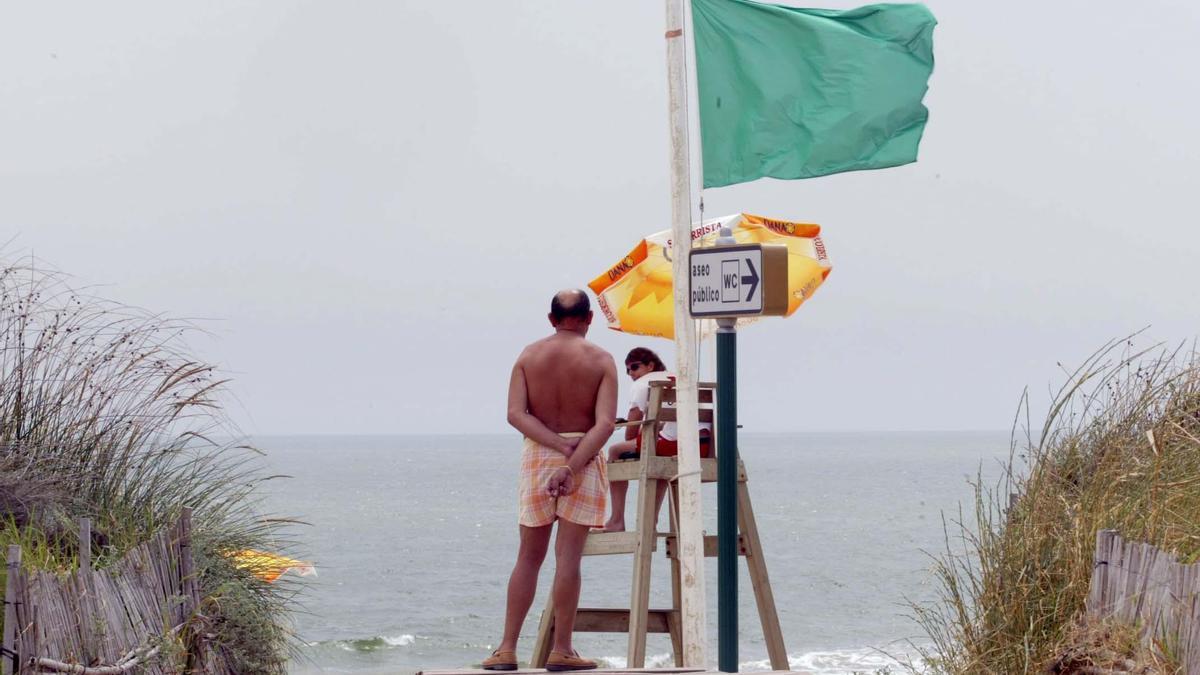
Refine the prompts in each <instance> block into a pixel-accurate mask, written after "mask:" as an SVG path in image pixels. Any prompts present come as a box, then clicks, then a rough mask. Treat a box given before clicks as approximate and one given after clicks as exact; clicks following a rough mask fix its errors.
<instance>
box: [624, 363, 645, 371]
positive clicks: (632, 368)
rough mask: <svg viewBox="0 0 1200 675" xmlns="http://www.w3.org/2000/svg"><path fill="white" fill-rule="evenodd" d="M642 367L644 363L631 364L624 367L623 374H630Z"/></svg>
mask: <svg viewBox="0 0 1200 675" xmlns="http://www.w3.org/2000/svg"><path fill="white" fill-rule="evenodd" d="M644 365H646V364H644V363H631V364H627V365H626V366H625V372H626V373H632V372H633V371H635V370H637V369H638V368H641V367H642V366H644Z"/></svg>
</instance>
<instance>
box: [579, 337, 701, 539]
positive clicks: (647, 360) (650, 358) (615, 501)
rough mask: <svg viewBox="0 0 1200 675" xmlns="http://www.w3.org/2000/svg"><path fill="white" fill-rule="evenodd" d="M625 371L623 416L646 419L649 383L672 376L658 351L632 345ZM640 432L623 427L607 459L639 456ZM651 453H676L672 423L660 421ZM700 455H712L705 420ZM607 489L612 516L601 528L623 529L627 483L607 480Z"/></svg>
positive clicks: (658, 500)
mask: <svg viewBox="0 0 1200 675" xmlns="http://www.w3.org/2000/svg"><path fill="white" fill-rule="evenodd" d="M625 372H626V373H628V375H629V377H630V378H631V379H632V380H633V387H632V388H631V389H630V390H629V412H628V413H626V415H627V416H628V420H629V421H630V422H637V421H639V420H643V419H645V418H646V412H647V410H646V409H647V408H648V407H649V406H650V383H651V382H662V381H667V380H669V381H674V380H675V376H674V375H672V374H670V373H669V372H667V367H666V366H665V365H664V364H663V362H662V359H660V358H658V354H655V353H654V352H653V351H651V350H649V349H646V348H645V347H635V348H633V349H631V350H629V354H628V355H626V356H625ZM663 407H668V408H669V407H674V405H673V404H667V403H664V404H663ZM641 435H642V432H641V426H640V425H636V424H631V425H629V426H627V427H625V440H623V441H621V442H619V443H614V444H613V445H612V446H611V447H609V449H608V461H609V462H615V461H618V460H622V459H636V458H637V457H638V456H639V455H640V453H639V452H638V443H639V440H638V439H640V438H641ZM654 454H656V455H658V456H659V457H674V456H676V455H678V454H679V441H678V436H677V435H676V427H675V423H674V422H663V423H662V424H661V426H660V427H659V430H658V440H657V443H655V447H654ZM700 456H701V457H711V456H712V425H711V424H708V423H701V424H700ZM666 489H667V484H666V483H659V484H658V493H657V494H656V495H655V501H654V513H655V516H656V517H657V514H658V511H659V509H660V508H662V502H663V496H664V495H666ZM608 490H609V493H611V495H612V500H611V501H612V515H610V516H609V518H608V522H606V523H604V528H603V529H604V531H605V532H624V531H625V494H626V493H627V492H628V491H629V483H628V482H626V481H611V482H609V486H608Z"/></svg>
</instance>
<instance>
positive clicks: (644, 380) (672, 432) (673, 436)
mask: <svg viewBox="0 0 1200 675" xmlns="http://www.w3.org/2000/svg"><path fill="white" fill-rule="evenodd" d="M674 377H675V376H674V375H672V374H671V373H668V372H667V371H665V370H656V371H654V372H652V373H647V374H645V375H643V376H641V377H639V378H638V379H636V380H634V381H633V386H632V387H630V389H629V408H630V409H633V408H637V409H638V410H640V411H641V412H642V417H643V418H645V417H648V416H649V413H647V411H646V409H647V408H649V407H650V383H651V382H663V381H665V380H669V379H672V378H674ZM663 407H664V408H674V407H675V404H674V403H663ZM700 428H701V429H708V430H710V431H711V430H712V425H711V424H708V423H705V422H702V423H701V424H700ZM658 435H659V436H661V437H663V438H664V439H666V440H668V441H674V440H678V438H679V436H678V433H677V430H676V427H675V423H674V422H663V424H662V426H661V427H660V428H659V430H658Z"/></svg>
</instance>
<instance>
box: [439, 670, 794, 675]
mask: <svg viewBox="0 0 1200 675" xmlns="http://www.w3.org/2000/svg"><path fill="white" fill-rule="evenodd" d="M547 672H549V671H547V670H545V669H542V668H522V669H520V670H507V671H504V670H502V671H496V670H420V671H417V675H496V674H497V673H502V674H503V675H544V674H545V673H547ZM578 672H581V673H594V674H595V675H636V674H645V675H679V674H681V673H705V674H706V675H724V674H723V673H720V672H718V671H713V670H708V671H706V670H703V669H701V668H597V669H596V670H582V671H578ZM753 675H805V673H801V672H799V671H795V670H767V671H761V672H755V673H754V674H753Z"/></svg>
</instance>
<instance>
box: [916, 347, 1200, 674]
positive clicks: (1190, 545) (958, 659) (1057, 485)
mask: <svg viewBox="0 0 1200 675" xmlns="http://www.w3.org/2000/svg"><path fill="white" fill-rule="evenodd" d="M1131 340H1132V339H1131ZM1131 340H1122V341H1117V342H1113V343H1110V344H1108V345H1106V346H1105V347H1104V348H1103V349H1101V350H1100V351H1098V352H1097V353H1096V354H1094V355H1093V356H1092V357H1090V358H1089V359H1088V360H1087V361H1086V362H1085V363H1084V364H1083V365H1082V366H1080V367H1079V368H1078V369H1076V370H1075V371H1073V372H1071V373H1069V376H1068V378H1067V381H1066V383H1065V384H1064V385H1063V386H1062V388H1061V389H1060V390H1059V391H1058V392H1057V395H1056V396H1055V397H1054V400H1053V403H1052V404H1051V407H1050V410H1049V412H1048V414H1047V416H1046V420H1045V423H1044V425H1043V426H1042V428H1041V430H1040V432H1038V433H1036V434H1034V433H1027V434H1026V435H1025V437H1024V439H1023V440H1021V441H1020V442H1016V441H1014V444H1013V452H1012V455H1011V456H1010V458H1009V460H1008V462H1007V465H1006V471H1005V472H1004V477H1003V478H1002V479H1001V480H1000V481H999V482H998V483H997V484H995V485H985V484H984V483H983V481H982V480H979V481H977V482H976V483H975V499H974V503H973V504H972V505H971V507H970V509H969V510H968V512H967V513H965V514H964V513H961V512H960V514H959V518H958V519H957V520H954V521H951V522H947V523H945V532H946V550H945V551H943V552H942V553H941V554H938V555H936V556H935V557H934V572H935V576H936V582H937V586H938V589H939V599H938V601H936V602H934V603H931V604H925V605H919V604H918V605H913V606H912V610H913V613H914V617H915V619H916V620H917V622H918V623H919V624H920V625H921V626H922V628H923V629H924V631H925V633H926V635H927V636H928V639H929V642H930V645H931V646H928V647H924V648H922V650H921V651H922V656H923V659H924V660H925V662H926V665H925V667H926V669H927V670H928V671H931V672H935V673H952V674H964V675H965V674H968V673H969V674H971V675H979V674H984V673H989V674H990V673H995V674H1005V675H1008V674H1012V673H1035V672H1045V671H1046V668H1047V667H1049V666H1050V665H1052V664H1053V663H1054V662H1055V660H1056V659H1058V658H1059V657H1061V656H1062V654H1063V653H1065V652H1068V651H1070V650H1071V649H1073V648H1075V647H1077V645H1076V644H1075V643H1076V642H1078V635H1079V631H1080V626H1081V625H1083V622H1082V612H1083V609H1084V601H1085V598H1086V596H1087V593H1088V588H1089V584H1090V580H1091V575H1092V566H1093V553H1094V549H1095V537H1096V532H1097V530H1099V529H1103V528H1112V529H1116V530H1118V531H1119V532H1120V533H1121V535H1122V536H1123V537H1125V538H1126V539H1129V540H1139V541H1144V542H1149V543H1151V544H1154V545H1156V546H1158V547H1159V548H1162V549H1164V550H1168V551H1175V552H1177V553H1178V554H1179V555H1180V558H1181V560H1182V561H1183V562H1192V561H1195V560H1196V559H1197V557H1200V362H1198V361H1197V357H1196V354H1195V352H1194V351H1183V350H1175V351H1165V350H1162V349H1161V348H1156V349H1154V350H1150V351H1135V350H1134V348H1133V342H1132V341H1131ZM1027 401H1028V399H1025V401H1024V402H1023V403H1024V406H1023V407H1024V412H1025V418H1026V420H1028V403H1027ZM1026 428H1027V429H1028V428H1029V426H1028V423H1026ZM1015 436H1016V435H1015V434H1014V437H1015ZM1160 651H1162V650H1160ZM1166 657H1169V654H1167V655H1163V654H1159V655H1158V656H1157V657H1156V662H1157V663H1159V664H1160V665H1159V666H1156V667H1157V668H1158V669H1157V670H1148V671H1146V672H1171V668H1172V667H1171V666H1170V664H1169V658H1166Z"/></svg>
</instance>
